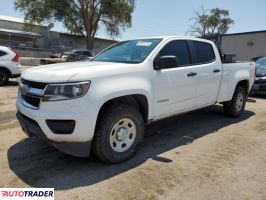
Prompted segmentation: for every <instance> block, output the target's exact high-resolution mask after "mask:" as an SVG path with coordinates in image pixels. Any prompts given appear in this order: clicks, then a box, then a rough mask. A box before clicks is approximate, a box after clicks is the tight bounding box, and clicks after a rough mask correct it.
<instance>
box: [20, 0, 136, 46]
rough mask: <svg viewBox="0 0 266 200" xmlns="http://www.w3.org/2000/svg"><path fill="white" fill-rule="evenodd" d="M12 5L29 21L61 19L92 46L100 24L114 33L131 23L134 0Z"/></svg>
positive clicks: (38, 0) (36, 0)
mask: <svg viewBox="0 0 266 200" xmlns="http://www.w3.org/2000/svg"><path fill="white" fill-rule="evenodd" d="M15 8H16V9H17V10H19V11H20V12H22V13H24V15H25V21H27V22H28V23H29V24H33V23H38V24H42V23H51V22H55V21H59V22H61V23H63V24H64V26H65V27H66V29H67V30H68V31H69V32H71V33H74V34H78V35H83V36H85V37H86V39H87V44H88V45H87V46H88V48H89V49H92V48H93V44H92V41H93V38H94V37H95V34H96V32H97V30H98V29H99V25H103V26H105V28H106V31H107V33H108V34H110V35H115V36H117V35H119V34H120V29H121V28H122V29H126V28H128V27H130V26H131V18H132V13H133V11H134V8H135V0H16V1H15Z"/></svg>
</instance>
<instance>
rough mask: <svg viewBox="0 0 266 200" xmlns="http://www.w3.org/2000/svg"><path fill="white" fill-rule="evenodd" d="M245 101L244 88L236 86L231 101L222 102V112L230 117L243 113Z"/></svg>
mask: <svg viewBox="0 0 266 200" xmlns="http://www.w3.org/2000/svg"><path fill="white" fill-rule="evenodd" d="M246 101H247V94H246V90H245V89H244V88H243V87H241V86H238V87H237V88H236V90H235V93H234V95H233V98H232V100H231V101H228V102H226V103H224V112H225V114H226V115H228V116H231V117H239V116H241V115H242V114H243V112H244V109H245V106H246Z"/></svg>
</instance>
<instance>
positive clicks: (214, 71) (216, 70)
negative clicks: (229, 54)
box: [212, 69, 221, 73]
mask: <svg viewBox="0 0 266 200" xmlns="http://www.w3.org/2000/svg"><path fill="white" fill-rule="evenodd" d="M220 71H221V70H220V69H215V70H213V71H212V72H213V73H218V72H220Z"/></svg>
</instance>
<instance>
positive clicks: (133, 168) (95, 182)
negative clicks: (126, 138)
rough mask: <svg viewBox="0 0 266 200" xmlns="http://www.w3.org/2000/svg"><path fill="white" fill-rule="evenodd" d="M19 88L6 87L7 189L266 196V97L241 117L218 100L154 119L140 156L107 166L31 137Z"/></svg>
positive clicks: (3, 142)
mask: <svg viewBox="0 0 266 200" xmlns="http://www.w3.org/2000/svg"><path fill="white" fill-rule="evenodd" d="M16 91H17V84H16V82H14V81H13V82H9V84H8V86H5V87H1V88H0V136H1V139H0V172H1V178H0V187H53V188H55V190H56V193H55V195H56V196H55V197H56V198H55V199H64V200H66V199H93V200H95V199H108V200H111V199H116V200H120V199H121V200H124V199H163V200H165V199H182V200H186V199H198V200H200V199H204V200H207V199H211V200H213V199H215V200H219V199H226V200H228V199H236V200H239V199H241V200H242V199H243V200H254V199H266V97H263V96H260V97H252V99H256V103H255V102H248V103H247V107H246V111H245V113H244V115H243V116H242V117H241V118H238V119H232V118H227V117H225V116H224V115H223V111H222V107H221V106H212V107H210V108H206V109H203V110H199V111H195V112H192V113H188V114H184V115H180V116H177V117H173V118H170V119H167V120H164V121H161V122H157V123H155V124H152V125H150V126H149V127H147V131H146V137H145V139H144V142H143V143H142V146H141V147H140V148H139V149H138V151H137V153H136V155H135V156H134V158H132V159H131V160H129V161H127V162H124V163H121V164H115V165H107V164H103V163H101V162H100V161H99V160H98V159H97V158H95V157H91V158H75V157H71V156H68V155H65V154H63V153H60V152H58V151H57V150H55V149H54V148H53V147H51V146H50V145H48V144H46V143H44V142H42V141H40V140H38V139H35V138H27V137H26V136H25V135H24V133H23V132H22V130H21V129H20V127H19V124H18V121H17V120H16V118H15V113H16V107H15V101H16Z"/></svg>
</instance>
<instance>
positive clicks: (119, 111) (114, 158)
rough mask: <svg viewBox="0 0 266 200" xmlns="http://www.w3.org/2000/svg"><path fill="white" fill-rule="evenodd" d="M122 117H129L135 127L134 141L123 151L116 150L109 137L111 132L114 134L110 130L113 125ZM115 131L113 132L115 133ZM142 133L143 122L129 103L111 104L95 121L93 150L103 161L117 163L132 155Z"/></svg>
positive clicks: (140, 139) (138, 113)
mask: <svg viewBox="0 0 266 200" xmlns="http://www.w3.org/2000/svg"><path fill="white" fill-rule="evenodd" d="M123 119H129V120H131V121H132V122H133V123H134V127H135V128H136V132H135V137H134V138H135V139H134V142H133V141H132V144H131V146H129V149H127V150H125V151H124V152H116V151H115V150H114V149H113V147H112V146H111V142H110V140H111V139H110V137H111V134H112V135H114V133H113V132H112V130H113V127H114V126H115V125H116V124H117V123H119V122H120V120H123ZM117 132H118V131H117ZM117 132H116V133H115V134H117ZM127 134H128V133H127ZM143 135H144V122H143V118H142V115H141V114H140V112H139V111H138V110H137V109H136V108H135V107H133V106H130V105H126V104H117V105H113V106H111V108H110V109H108V110H107V111H106V112H105V113H102V115H101V116H100V119H99V121H98V122H97V126H96V132H95V136H94V138H93V151H94V153H95V155H96V156H97V157H98V158H100V159H101V160H102V161H103V162H106V163H119V162H122V161H125V160H127V159H129V158H131V157H132V156H133V154H134V153H135V151H136V147H137V145H138V144H139V143H140V142H141V141H142V139H143Z"/></svg>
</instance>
